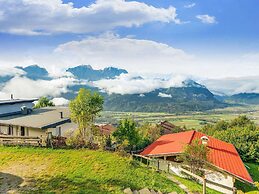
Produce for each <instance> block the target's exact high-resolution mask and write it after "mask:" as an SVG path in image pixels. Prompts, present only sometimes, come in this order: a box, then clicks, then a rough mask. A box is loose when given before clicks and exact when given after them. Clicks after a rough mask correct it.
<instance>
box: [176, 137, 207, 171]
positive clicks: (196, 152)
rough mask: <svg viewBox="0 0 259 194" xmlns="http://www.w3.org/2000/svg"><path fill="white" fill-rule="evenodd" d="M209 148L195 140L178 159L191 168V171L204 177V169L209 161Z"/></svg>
mask: <svg viewBox="0 0 259 194" xmlns="http://www.w3.org/2000/svg"><path fill="white" fill-rule="evenodd" d="M208 155H209V148H208V147H207V146H206V145H203V144H201V143H200V142H199V140H198V139H197V140H195V141H194V142H193V143H192V144H190V145H187V146H186V147H185V149H184V152H183V154H182V155H180V156H179V157H178V159H179V160H180V161H183V163H184V164H186V165H188V167H190V171H191V172H192V173H195V174H197V175H200V176H203V175H204V168H205V166H206V162H207V161H208Z"/></svg>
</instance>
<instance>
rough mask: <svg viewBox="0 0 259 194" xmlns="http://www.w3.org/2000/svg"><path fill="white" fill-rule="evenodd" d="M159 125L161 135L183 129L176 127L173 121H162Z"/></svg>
mask: <svg viewBox="0 0 259 194" xmlns="http://www.w3.org/2000/svg"><path fill="white" fill-rule="evenodd" d="M159 126H160V128H161V133H162V134H163V135H166V134H171V133H176V132H180V131H183V130H182V129H181V128H179V127H177V126H176V125H174V124H173V123H171V122H169V121H162V122H161V123H160V124H159Z"/></svg>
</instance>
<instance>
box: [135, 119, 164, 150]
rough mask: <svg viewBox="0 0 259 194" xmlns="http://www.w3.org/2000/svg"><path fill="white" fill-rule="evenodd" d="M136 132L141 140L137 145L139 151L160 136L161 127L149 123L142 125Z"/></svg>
mask: <svg viewBox="0 0 259 194" xmlns="http://www.w3.org/2000/svg"><path fill="white" fill-rule="evenodd" d="M137 130H138V132H139V136H140V138H141V142H140V143H139V145H138V147H139V149H142V148H145V147H146V146H148V145H149V144H150V143H153V142H154V141H155V140H157V139H158V138H159V137H160V136H161V127H160V126H157V125H152V124H150V123H144V124H143V125H141V126H140V127H138V129H137Z"/></svg>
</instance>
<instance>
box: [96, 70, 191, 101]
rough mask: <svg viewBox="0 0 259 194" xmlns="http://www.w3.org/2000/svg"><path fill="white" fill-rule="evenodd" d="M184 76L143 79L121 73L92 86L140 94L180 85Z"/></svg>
mask: <svg viewBox="0 0 259 194" xmlns="http://www.w3.org/2000/svg"><path fill="white" fill-rule="evenodd" d="M185 80H186V78H185V77H184V76H170V78H165V79H163V78H152V77H144V78H143V79H136V76H135V75H130V74H122V75H120V76H119V77H117V78H116V79H111V80H107V79H104V80H99V81H95V82H94V83H93V84H94V86H96V87H98V88H100V89H101V90H104V91H106V92H108V93H109V94H112V93H117V94H140V96H141V97H143V93H147V92H151V91H153V90H155V89H159V88H169V87H181V86H183V81H185Z"/></svg>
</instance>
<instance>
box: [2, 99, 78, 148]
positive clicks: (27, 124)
mask: <svg viewBox="0 0 259 194" xmlns="http://www.w3.org/2000/svg"><path fill="white" fill-rule="evenodd" d="M34 100H35V99H31V100H13V99H11V100H8V101H0V113H1V115H0V135H1V137H2V138H4V137H21V138H23V137H24V138H25V137H28V138H39V139H41V140H42V142H43V144H44V142H46V141H45V140H46V139H47V137H48V135H50V134H51V136H52V135H53V136H63V135H64V133H65V132H66V131H67V130H69V129H72V128H74V129H75V128H76V125H75V124H74V123H71V120H70V117H69V116H70V113H69V109H68V108H66V107H46V108H40V109H33V108H32V107H33V101H34Z"/></svg>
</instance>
